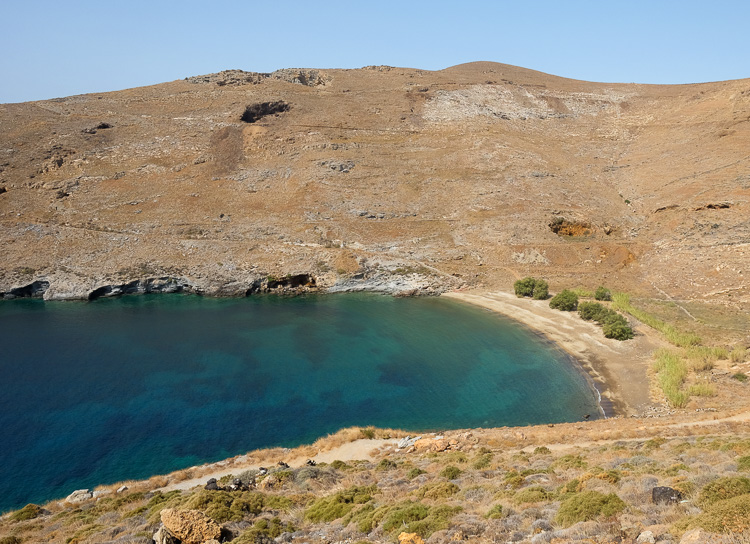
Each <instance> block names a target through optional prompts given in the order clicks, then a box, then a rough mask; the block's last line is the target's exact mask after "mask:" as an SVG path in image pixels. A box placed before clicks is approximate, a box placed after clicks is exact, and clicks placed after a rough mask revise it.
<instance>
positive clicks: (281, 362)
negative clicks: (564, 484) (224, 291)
mask: <svg viewBox="0 0 750 544" xmlns="http://www.w3.org/2000/svg"><path fill="white" fill-rule="evenodd" d="M570 363H571V362H570V360H569V359H568V358H567V356H565V355H564V354H563V353H562V352H561V351H559V350H557V349H555V348H554V347H553V346H550V345H549V344H546V343H545V342H543V341H541V340H540V339H539V338H538V337H537V336H535V335H534V334H533V333H531V332H530V331H528V330H527V329H524V328H522V327H520V326H518V325H516V324H515V323H513V322H512V321H510V320H507V319H504V318H502V317H500V316H497V315H495V314H491V313H489V312H487V311H485V310H482V309H479V308H474V307H471V306H467V305H463V304H461V303H458V302H455V301H451V300H444V299H440V298H405V299H404V298H392V297H385V296H378V295H362V294H356V295H355V294H342V295H323V296H321V295H312V296H304V297H296V298H280V297H273V296H260V297H250V298H246V299H210V298H200V297H197V296H187V295H145V296H127V297H122V298H119V299H100V300H97V301H94V302H89V303H85V302H81V303H74V302H58V303H50V302H42V301H11V302H3V303H0V429H2V433H3V437H2V440H0V512H2V511H6V510H8V509H11V508H18V507H21V506H23V505H25V504H26V503H28V502H43V501H46V500H50V499H53V498H60V497H64V496H66V495H67V494H69V493H70V492H72V491H74V490H75V489H80V488H85V487H93V486H95V485H97V484H101V483H112V482H116V481H119V480H124V479H131V478H144V477H148V476H151V475H154V474H160V473H166V472H170V471H172V470H176V469H179V468H184V467H188V466H192V465H195V464H199V463H203V462H209V461H216V460H219V459H223V458H226V457H229V456H233V455H237V454H240V453H245V452H247V451H250V450H252V449H255V448H261V447H268V446H295V445H299V444H301V443H308V442H312V441H314V440H315V439H316V438H318V437H320V436H323V435H325V434H328V433H331V432H334V431H336V430H338V429H340V428H342V427H347V426H353V425H361V426H364V425H375V426H378V427H396V428H403V429H409V430H414V431H418V430H440V429H449V428H467V427H491V426H502V425H524V424H531V423H551V422H562V421H575V420H579V419H581V418H582V416H583V415H584V414H591V415H592V417H597V416H598V413H599V412H598V408H597V403H596V394H595V392H593V391H592V390H591V389H590V388H589V387H588V385H587V383H586V381H585V379H584V378H583V377H582V376H581V375H580V373H579V372H578V371H577V370H575V368H574V367H573V365H571V364H570Z"/></svg>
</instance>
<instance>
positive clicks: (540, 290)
mask: <svg viewBox="0 0 750 544" xmlns="http://www.w3.org/2000/svg"><path fill="white" fill-rule="evenodd" d="M531 296H532V298H533V299H534V300H547V297H548V296H549V285H548V284H547V282H546V281H544V280H536V282H535V283H534V291H533V293H532V295H531Z"/></svg>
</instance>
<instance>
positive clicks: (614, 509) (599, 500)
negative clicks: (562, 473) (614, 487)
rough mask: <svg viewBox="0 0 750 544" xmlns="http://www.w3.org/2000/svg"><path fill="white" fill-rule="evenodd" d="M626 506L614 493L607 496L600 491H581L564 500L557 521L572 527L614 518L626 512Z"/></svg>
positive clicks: (564, 525) (556, 517)
mask: <svg viewBox="0 0 750 544" xmlns="http://www.w3.org/2000/svg"><path fill="white" fill-rule="evenodd" d="M625 506H626V505H625V503H624V502H623V501H622V499H621V498H620V497H618V496H617V495H615V494H614V493H610V494H609V495H605V494H603V493H599V492H598V491H581V492H580V493H574V494H572V495H569V496H567V497H566V498H565V499H563V501H562V503H561V504H560V509H559V510H558V511H557V516H555V521H556V522H557V523H559V524H560V525H562V526H563V527H570V526H571V525H573V524H574V523H578V522H579V521H589V520H592V519H596V518H598V517H601V516H603V517H609V516H614V515H615V514H617V513H619V512H622V511H623V510H625Z"/></svg>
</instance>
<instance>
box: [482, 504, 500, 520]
mask: <svg viewBox="0 0 750 544" xmlns="http://www.w3.org/2000/svg"><path fill="white" fill-rule="evenodd" d="M484 517H485V518H487V519H500V518H502V517H503V505H502V504H496V505H495V506H493V507H492V508H490V511H489V512H487V514H485V516H484Z"/></svg>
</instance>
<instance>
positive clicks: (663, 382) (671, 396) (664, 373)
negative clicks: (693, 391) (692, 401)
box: [654, 349, 690, 408]
mask: <svg viewBox="0 0 750 544" xmlns="http://www.w3.org/2000/svg"><path fill="white" fill-rule="evenodd" d="M655 359H656V360H655V362H654V370H655V371H656V372H657V373H658V377H659V385H660V386H661V390H662V391H663V392H664V396H665V397H667V400H668V401H669V403H670V404H671V405H672V406H674V407H675V408H684V407H685V405H686V404H687V402H688V399H689V398H690V397H689V395H688V394H687V393H685V392H684V391H682V384H683V383H684V382H685V378H686V377H687V373H688V369H687V366H686V365H685V362H684V361H683V359H682V357H680V355H679V354H677V353H675V352H673V351H670V350H667V349H660V350H657V352H656V354H655Z"/></svg>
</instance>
